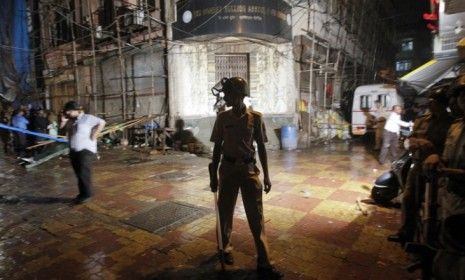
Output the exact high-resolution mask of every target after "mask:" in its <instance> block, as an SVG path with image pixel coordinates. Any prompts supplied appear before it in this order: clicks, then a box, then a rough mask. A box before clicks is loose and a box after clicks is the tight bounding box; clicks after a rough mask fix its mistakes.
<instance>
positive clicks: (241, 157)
mask: <svg viewBox="0 0 465 280" xmlns="http://www.w3.org/2000/svg"><path fill="white" fill-rule="evenodd" d="M210 141H212V142H215V143H217V144H222V155H223V156H222V160H221V165H220V168H219V198H218V208H219V213H220V219H221V232H222V237H223V248H225V249H224V250H225V252H231V250H232V244H231V232H232V224H233V214H234V208H235V205H236V200H237V196H238V192H239V188H240V190H241V194H242V202H243V204H244V208H245V212H246V215H247V220H248V222H249V227H250V230H251V231H252V235H253V238H254V241H255V247H256V249H257V255H258V265H260V266H269V265H270V261H269V250H268V242H267V239H266V236H265V222H264V218H263V202H262V189H263V185H262V183H261V182H260V178H259V174H260V171H259V169H258V168H257V166H256V164H255V163H256V161H255V148H254V146H253V141H256V142H257V143H264V142H267V141H268V139H267V137H266V130H265V124H264V123H263V119H262V116H261V114H260V113H258V112H255V111H252V110H249V109H246V110H245V111H244V113H243V114H242V115H241V116H240V117H239V116H237V115H235V114H234V113H233V111H232V110H229V111H225V112H222V113H220V114H219V115H218V117H217V119H216V122H215V126H214V128H213V132H212V135H211V139H210Z"/></svg>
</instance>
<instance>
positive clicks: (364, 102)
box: [360, 95, 371, 110]
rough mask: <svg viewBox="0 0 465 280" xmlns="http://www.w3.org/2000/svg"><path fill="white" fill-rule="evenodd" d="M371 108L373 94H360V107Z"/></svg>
mask: <svg viewBox="0 0 465 280" xmlns="http://www.w3.org/2000/svg"><path fill="white" fill-rule="evenodd" d="M370 108H371V96H370V95H360V109H362V110H363V109H370Z"/></svg>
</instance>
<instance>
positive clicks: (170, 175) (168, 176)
mask: <svg viewBox="0 0 465 280" xmlns="http://www.w3.org/2000/svg"><path fill="white" fill-rule="evenodd" d="M150 177H151V178H155V179H159V180H166V181H186V180H188V179H191V178H192V175H191V174H189V173H186V172H182V171H179V170H171V171H168V172H164V173H161V174H157V175H153V176H150Z"/></svg>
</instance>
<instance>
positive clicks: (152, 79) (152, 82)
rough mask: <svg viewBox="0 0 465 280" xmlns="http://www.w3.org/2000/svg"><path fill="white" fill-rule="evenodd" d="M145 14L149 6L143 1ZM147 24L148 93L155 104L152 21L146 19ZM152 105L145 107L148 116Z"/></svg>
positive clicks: (148, 14) (148, 11)
mask: <svg viewBox="0 0 465 280" xmlns="http://www.w3.org/2000/svg"><path fill="white" fill-rule="evenodd" d="M144 4H145V12H146V13H147V16H150V10H149V4H148V1H147V0H145V3H144ZM148 22H149V26H148V33H149V36H148V37H149V38H148V39H149V47H150V55H151V58H150V62H151V63H150V67H151V69H150V92H151V93H152V97H153V100H152V102H154V103H155V74H154V71H155V70H154V69H155V66H154V63H155V54H154V51H153V40H152V21H151V20H150V18H148ZM151 104H152V103H151V102H149V106H148V107H147V108H148V109H147V111H148V112H147V114H149V115H150V109H151V106H150V105H151Z"/></svg>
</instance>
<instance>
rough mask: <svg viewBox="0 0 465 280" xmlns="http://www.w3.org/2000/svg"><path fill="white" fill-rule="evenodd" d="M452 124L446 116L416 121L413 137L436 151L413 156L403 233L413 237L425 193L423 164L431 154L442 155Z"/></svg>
mask: <svg viewBox="0 0 465 280" xmlns="http://www.w3.org/2000/svg"><path fill="white" fill-rule="evenodd" d="M451 123H452V118H451V117H450V116H449V115H447V114H445V115H442V116H433V115H432V114H431V113H428V114H426V115H424V116H422V117H419V118H417V119H416V120H415V123H414V125H413V133H412V137H415V138H419V139H426V140H428V141H430V142H431V143H432V144H433V146H434V149H433V150H430V151H422V150H418V151H416V152H415V153H414V155H413V160H414V163H415V164H414V165H413V168H412V169H410V171H409V173H408V175H407V181H406V186H405V190H404V193H403V196H402V211H401V230H400V231H401V232H403V233H404V234H406V235H407V237H412V236H411V235H412V234H413V231H414V230H415V227H416V217H417V214H416V213H417V211H418V209H419V208H420V206H421V205H420V201H421V199H417V198H420V196H421V195H422V194H423V193H424V189H423V188H424V185H425V179H424V175H423V172H422V165H421V162H423V160H425V158H426V157H428V156H429V155H430V154H433V153H438V154H440V153H442V151H443V149H444V142H445V139H446V136H447V131H448V129H449V127H450V125H451Z"/></svg>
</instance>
